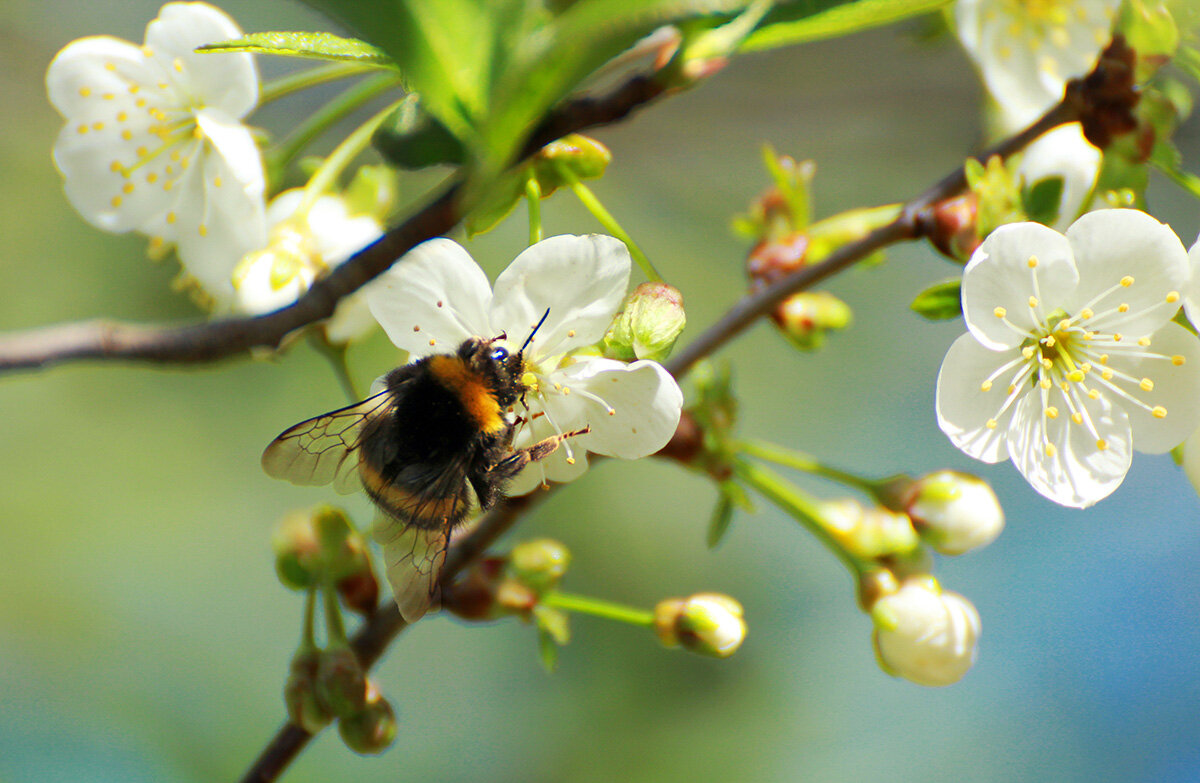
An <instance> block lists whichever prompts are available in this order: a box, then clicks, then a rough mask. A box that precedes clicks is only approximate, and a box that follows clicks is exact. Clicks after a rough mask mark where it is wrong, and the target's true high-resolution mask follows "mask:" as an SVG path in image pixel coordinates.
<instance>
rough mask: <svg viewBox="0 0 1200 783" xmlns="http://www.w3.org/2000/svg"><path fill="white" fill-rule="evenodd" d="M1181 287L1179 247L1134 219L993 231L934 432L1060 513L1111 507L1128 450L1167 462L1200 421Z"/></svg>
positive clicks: (1128, 213) (1196, 361) (970, 279)
mask: <svg viewBox="0 0 1200 783" xmlns="http://www.w3.org/2000/svg"><path fill="white" fill-rule="evenodd" d="M1189 284H1190V272H1189V269H1188V259H1187V254H1186V252H1185V251H1184V249H1183V245H1182V244H1181V243H1180V242H1179V239H1178V237H1176V236H1175V234H1174V232H1172V231H1171V229H1169V228H1168V227H1166V226H1164V225H1163V224H1161V223H1159V222H1158V221H1157V220H1155V219H1154V218H1152V217H1150V216H1149V215H1147V214H1145V213H1143V212H1139V211H1137V210H1131V209H1114V210H1099V211H1096V212H1091V213H1089V214H1087V215H1084V216H1083V217H1082V218H1080V219H1079V220H1078V221H1076V222H1075V223H1074V224H1073V225H1072V226H1071V227H1070V228H1069V229H1068V230H1067V233H1066V235H1065V236H1064V235H1062V234H1059V233H1058V232H1057V231H1054V230H1053V229H1050V228H1046V227H1045V226H1042V225H1040V224H1037V223H1014V224H1009V225H1006V226H1001V227H1000V228H998V229H997V230H996V231H994V232H992V234H991V235H990V236H989V237H988V238H987V239H986V240H984V242H983V244H982V245H980V247H979V248H978V249H977V250H976V251H975V254H974V255H973V256H972V257H971V260H970V262H969V263H968V264H967V266H966V269H965V270H964V272H963V282H962V302H963V316H964V319H965V321H966V323H967V328H968V329H969V330H970V331H969V332H968V333H967V334H964V335H963V336H962V337H960V338H958V340H956V341H955V342H954V344H953V345H951V346H950V350H949V351H948V352H947V354H946V358H945V360H944V361H943V362H942V368H941V371H940V373H939V374H938V380H937V416H938V424H939V425H940V426H941V428H942V431H943V432H945V433H946V434H947V435H948V436H949V437H950V439H951V440H952V441H953V442H954V444H955V445H956V446H958V447H959V448H960V449H962V450H963V451H964V452H966V453H967V454H968V455H970V456H972V457H974V458H976V459H979V460H982V461H984V462H1000V461H1003V460H1005V459H1011V460H1012V461H1013V464H1014V465H1015V466H1016V468H1017V469H1018V470H1019V471H1020V472H1021V474H1022V475H1023V476H1024V477H1025V478H1026V480H1027V481H1029V483H1030V484H1031V485H1033V487H1034V489H1036V490H1037V491H1038V492H1040V493H1041V494H1042V495H1044V496H1046V497H1047V498H1050V499H1051V500H1053V501H1055V502H1057V503H1060V504H1062V505H1065V506H1072V507H1076V508H1084V507H1086V506H1090V505H1092V504H1093V503H1095V502H1097V501H1099V500H1101V499H1103V498H1105V497H1107V496H1108V495H1109V494H1110V493H1111V492H1112V491H1113V490H1115V489H1116V488H1117V486H1119V485H1120V483H1121V481H1122V480H1123V479H1124V478H1125V474H1126V472H1127V471H1128V470H1129V464H1130V459H1131V457H1132V453H1131V452H1132V449H1133V448H1135V447H1136V448H1137V450H1138V451H1142V452H1146V453H1152V454H1154V453H1162V452H1165V451H1169V450H1170V449H1171V448H1172V447H1174V446H1175V445H1177V444H1178V443H1180V442H1181V441H1182V440H1183V439H1184V438H1185V437H1186V436H1187V435H1188V434H1189V433H1190V432H1191V431H1192V430H1193V429H1195V428H1196V425H1197V423H1198V422H1200V406H1198V405H1197V404H1196V403H1197V401H1200V340H1197V338H1196V336H1195V335H1193V334H1192V333H1191V332H1189V331H1188V330H1186V329H1184V328H1183V327H1181V326H1179V325H1178V324H1175V323H1171V319H1172V317H1173V316H1174V315H1175V313H1176V312H1177V311H1178V310H1179V307H1180V305H1181V304H1182V301H1181V300H1182V293H1181V292H1186V291H1188V290H1189Z"/></svg>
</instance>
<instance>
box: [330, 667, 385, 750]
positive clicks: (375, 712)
mask: <svg viewBox="0 0 1200 783" xmlns="http://www.w3.org/2000/svg"><path fill="white" fill-rule="evenodd" d="M338 734H340V735H341V736H342V742H345V743H346V747H348V748H350V750H352V751H354V752H355V753H370V754H375V753H382V752H383V751H385V750H387V749H388V748H389V747H391V744H392V742H394V741H395V739H396V714H395V712H393V711H392V705H391V704H389V703H388V700H387V699H385V698H383V695H382V694H380V693H379V688H377V687H376V686H375V683H374V682H368V683H367V700H366V704H365V705H364V706H363V708H362V709H361V710H359V711H357V712H355V713H352V714H350V715H344V716H342V717H341V718H340V719H339V720H338Z"/></svg>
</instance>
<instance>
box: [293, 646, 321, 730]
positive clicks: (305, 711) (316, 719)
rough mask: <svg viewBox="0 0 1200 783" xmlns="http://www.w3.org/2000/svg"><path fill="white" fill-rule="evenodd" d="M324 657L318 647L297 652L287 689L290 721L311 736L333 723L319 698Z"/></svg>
mask: <svg viewBox="0 0 1200 783" xmlns="http://www.w3.org/2000/svg"><path fill="white" fill-rule="evenodd" d="M320 656H321V651H320V650H317V649H315V648H310V649H308V650H300V651H299V652H297V653H296V655H295V656H294V657H293V658H292V665H291V669H290V671H289V672H288V678H287V682H286V683H285V684H284V686H283V701H284V704H286V705H287V714H288V718H289V719H290V720H291V721H292V723H294V724H296V725H297V726H299V727H300V728H302V729H304V730H305V731H307V732H308V733H309V734H316V733H317V732H318V731H320V730H321V729H323V728H325V726H327V725H328V724H329V721H331V720H333V714H332V713H330V711H329V708H328V707H326V706H325V704H324V703H323V702H322V701H321V700H320V699H319V698H317V688H316V677H317V666H318V662H319V661H320Z"/></svg>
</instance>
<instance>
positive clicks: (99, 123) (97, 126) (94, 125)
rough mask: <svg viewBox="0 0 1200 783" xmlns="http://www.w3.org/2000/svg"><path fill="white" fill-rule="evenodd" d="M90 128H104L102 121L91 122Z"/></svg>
mask: <svg viewBox="0 0 1200 783" xmlns="http://www.w3.org/2000/svg"><path fill="white" fill-rule="evenodd" d="M92 130H104V123H103V122H93V123H92Z"/></svg>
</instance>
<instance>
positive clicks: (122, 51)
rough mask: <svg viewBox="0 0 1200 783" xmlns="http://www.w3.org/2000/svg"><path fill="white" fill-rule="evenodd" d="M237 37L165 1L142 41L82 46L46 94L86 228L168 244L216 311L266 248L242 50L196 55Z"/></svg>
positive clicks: (74, 48)
mask: <svg viewBox="0 0 1200 783" xmlns="http://www.w3.org/2000/svg"><path fill="white" fill-rule="evenodd" d="M241 36H242V31H241V30H240V29H239V28H238V26H237V24H236V23H235V22H234V21H233V20H232V19H230V18H229V17H228V16H227V15H226V14H225V13H224V12H223V11H221V10H219V9H217V8H214V7H213V6H211V5H208V4H207V3H168V4H166V5H164V6H163V7H162V9H161V10H160V11H159V16H158V18H157V19H155V20H154V21H152V22H150V24H149V25H147V27H146V39H145V44H143V45H142V46H137V45H135V44H132V43H130V42H128V41H123V40H121V39H118V38H114V37H112V36H107V35H101V36H91V37H87V38H81V39H79V40H77V41H73V42H71V43H70V44H68V45H67V46H66V47H65V48H64V49H63V50H62V51H60V52H59V53H58V54H57V55H56V56H55V58H54V60H53V61H52V62H51V63H50V67H49V69H48V71H47V73H46V89H47V92H48V94H49V96H50V101H51V103H53V104H54V107H55V108H56V109H58V111H59V113H61V114H62V115H63V117H64V118H65V119H66V125H65V127H64V128H63V129H62V131H61V132H60V133H59V136H58V140H57V141H56V142H55V145H54V160H55V163H56V164H57V165H58V168H59V170H60V171H61V172H62V175H63V177H64V179H65V187H66V193H67V198H68V199H69V200H70V202H71V204H72V205H73V206H74V207H75V209H76V210H78V211H79V213H80V214H81V215H82V216H83V217H84V219H86V220H87V221H88V222H89V223H91V224H92V225H94V226H96V227H97V228H100V229H103V230H105V231H112V232H115V233H124V232H127V231H137V232H139V233H142V234H145V235H147V236H149V237H150V244H151V250H152V251H153V252H162V251H163V250H165V248H166V246H167V245H172V244H173V245H175V247H176V249H177V251H178V255H179V258H180V261H181V262H182V264H183V266H184V270H185V272H186V274H187V275H188V276H190V277H191V278H193V279H194V280H196V281H197V282H198V283H199V284H200V286H201V287H202V288H203V290H204V292H205V293H206V294H207V295H208V297H210V298H211V299H212V301H213V304H214V307H215V308H216V309H218V310H223V309H226V308H228V306H229V305H230V303H231V302H232V299H233V286H232V284H231V282H230V272H231V271H232V270H233V267H234V265H235V264H236V263H237V262H238V260H239V259H240V258H241V257H242V256H243V255H245V254H246V253H248V252H250V251H252V250H255V249H258V248H260V247H262V246H263V245H264V244H265V241H266V224H265V219H264V204H263V189H264V176H263V165H262V157H261V155H260V154H259V150H258V147H257V145H256V144H255V142H254V138H253V136H252V135H251V132H250V129H249V128H247V127H246V126H245V125H243V124H242V123H241V121H240V120H241V118H243V117H245V116H246V115H247V114H249V113H250V111H251V110H252V109H253V108H254V106H255V104H256V103H257V101H258V74H257V71H256V70H255V67H254V61H253V59H252V57H251V55H249V54H245V53H236V54H228V53H207V54H206V53H201V52H196V51H195V49H196V47H198V46H202V45H204V44H206V43H212V42H215V41H223V40H229V39H233V38H240V37H241Z"/></svg>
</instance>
